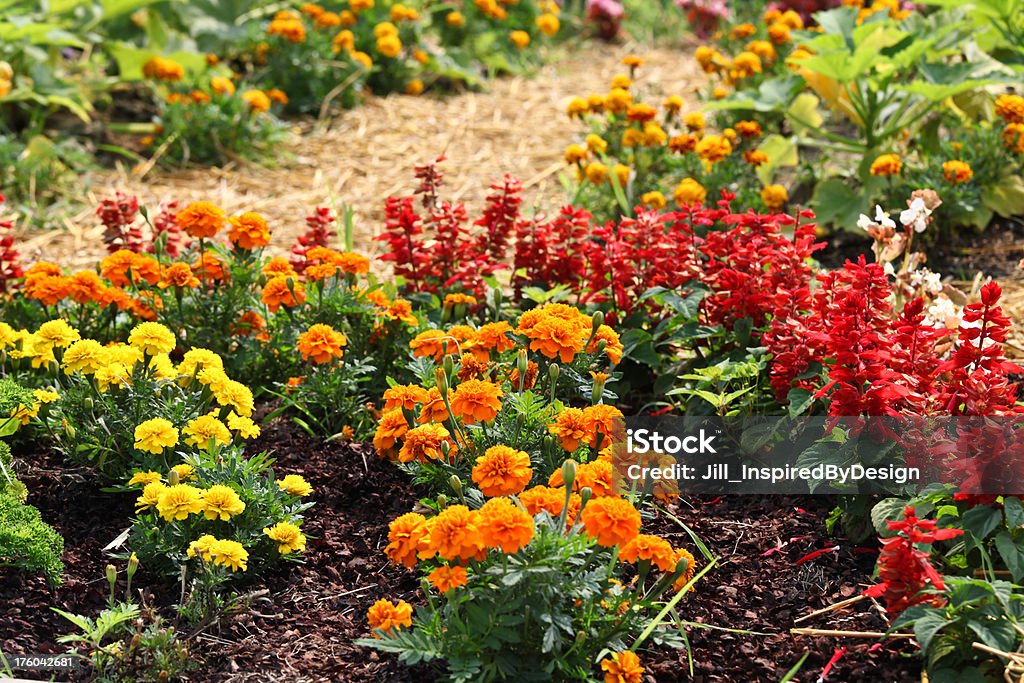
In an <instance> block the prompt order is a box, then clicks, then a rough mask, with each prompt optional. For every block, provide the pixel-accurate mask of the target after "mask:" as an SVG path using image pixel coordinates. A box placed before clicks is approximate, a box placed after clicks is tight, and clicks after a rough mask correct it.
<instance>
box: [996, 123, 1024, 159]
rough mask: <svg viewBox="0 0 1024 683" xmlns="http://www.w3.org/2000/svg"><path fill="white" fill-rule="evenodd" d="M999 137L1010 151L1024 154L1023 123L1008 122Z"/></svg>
mask: <svg viewBox="0 0 1024 683" xmlns="http://www.w3.org/2000/svg"><path fill="white" fill-rule="evenodd" d="M999 137H1001V138H1002V139H1003V144H1004V145H1006V148H1007V149H1009V150H1010V151H1011V152H1016V153H1017V154H1024V123H1008V124H1006V128H1005V129H1004V130H1003V132H1002V133H1000V134H999Z"/></svg>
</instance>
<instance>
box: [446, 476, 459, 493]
mask: <svg viewBox="0 0 1024 683" xmlns="http://www.w3.org/2000/svg"><path fill="white" fill-rule="evenodd" d="M448 483H449V484H450V485H451V487H452V490H453V491H455V493H462V480H461V479H459V475H457V474H453V475H452V476H451V478H450V479H449V480H448Z"/></svg>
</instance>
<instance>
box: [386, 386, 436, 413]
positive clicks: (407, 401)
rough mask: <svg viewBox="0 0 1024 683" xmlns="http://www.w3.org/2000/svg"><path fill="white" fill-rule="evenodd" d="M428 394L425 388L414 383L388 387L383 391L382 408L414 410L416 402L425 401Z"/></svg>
mask: <svg viewBox="0 0 1024 683" xmlns="http://www.w3.org/2000/svg"><path fill="white" fill-rule="evenodd" d="M428 395H429V394H428V393H427V390H426V389H424V388H423V387H420V386H416V385H415V384H399V385H397V386H393V387H389V388H388V390H387V391H385V392H384V410H391V409H393V408H405V409H406V410H415V409H416V404H417V403H425V402H426V401H427V397H428Z"/></svg>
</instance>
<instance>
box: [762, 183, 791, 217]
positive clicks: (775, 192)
mask: <svg viewBox="0 0 1024 683" xmlns="http://www.w3.org/2000/svg"><path fill="white" fill-rule="evenodd" d="M761 201H762V202H764V205H765V206H767V207H768V209H769V210H771V211H778V210H779V209H781V208H782V207H783V206H785V205H786V202H788V201H789V193H788V192H786V188H784V187H783V186H782V185H767V186H766V187H764V189H762V190H761Z"/></svg>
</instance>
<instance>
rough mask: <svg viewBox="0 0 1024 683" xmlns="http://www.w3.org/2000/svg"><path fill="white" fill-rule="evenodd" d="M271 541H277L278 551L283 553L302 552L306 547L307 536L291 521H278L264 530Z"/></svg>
mask: <svg viewBox="0 0 1024 683" xmlns="http://www.w3.org/2000/svg"><path fill="white" fill-rule="evenodd" d="M263 533H264V534H266V535H267V538H269V539H270V540H271V541H274V542H275V543H277V552H279V553H281V554H282V555H287V554H289V553H301V552H302V551H304V550H305V549H306V537H305V535H303V533H302V531H300V530H299V527H297V526H295V525H294V524H292V523H291V522H278V523H277V524H275V525H273V526H270V527H267V528H265V529H264V530H263Z"/></svg>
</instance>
